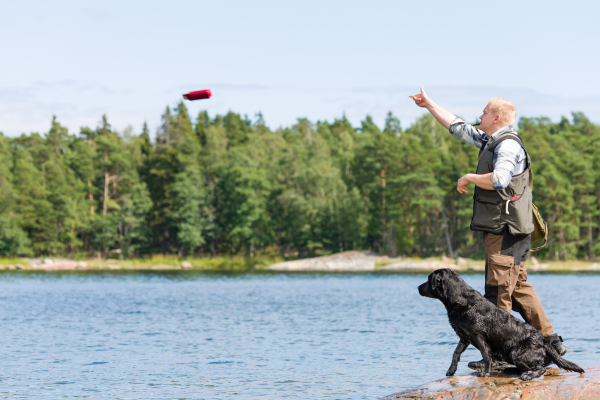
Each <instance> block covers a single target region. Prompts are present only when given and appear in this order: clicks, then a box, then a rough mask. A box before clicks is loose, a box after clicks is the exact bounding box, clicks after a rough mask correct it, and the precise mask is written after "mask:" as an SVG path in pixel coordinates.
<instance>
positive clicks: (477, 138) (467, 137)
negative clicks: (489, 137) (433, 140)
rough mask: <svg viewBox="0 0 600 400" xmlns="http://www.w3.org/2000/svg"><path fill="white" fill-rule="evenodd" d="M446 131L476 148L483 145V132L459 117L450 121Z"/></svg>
mask: <svg viewBox="0 0 600 400" xmlns="http://www.w3.org/2000/svg"><path fill="white" fill-rule="evenodd" d="M448 131H449V132H450V134H451V135H453V136H456V137H457V138H459V139H460V140H462V141H463V142H465V143H466V144H470V145H471V146H475V147H477V148H481V146H483V138H484V137H485V136H486V134H485V132H483V131H480V130H479V129H477V128H475V127H474V126H473V125H469V124H467V123H466V122H465V121H463V120H462V119H460V118H455V119H453V120H452V122H450V128H449V129H448Z"/></svg>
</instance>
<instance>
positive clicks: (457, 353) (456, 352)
mask: <svg viewBox="0 0 600 400" xmlns="http://www.w3.org/2000/svg"><path fill="white" fill-rule="evenodd" d="M467 347H469V343H468V342H465V341H464V340H463V339H460V342H458V345H457V346H456V349H455V350H454V354H453V355H452V364H450V368H448V372H446V376H452V375H454V373H455V372H456V366H457V365H458V362H459V361H460V355H461V354H462V353H463V352H464V351H465V350H466V349H467Z"/></svg>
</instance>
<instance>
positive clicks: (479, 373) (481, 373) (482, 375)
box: [477, 372, 490, 378]
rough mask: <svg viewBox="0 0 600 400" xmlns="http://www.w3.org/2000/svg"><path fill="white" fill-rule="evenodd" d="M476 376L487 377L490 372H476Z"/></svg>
mask: <svg viewBox="0 0 600 400" xmlns="http://www.w3.org/2000/svg"><path fill="white" fill-rule="evenodd" d="M477 376H478V377H480V378H489V377H490V373H489V372H478V373H477Z"/></svg>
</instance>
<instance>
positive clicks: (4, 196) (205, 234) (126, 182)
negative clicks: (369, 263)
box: [0, 103, 600, 260]
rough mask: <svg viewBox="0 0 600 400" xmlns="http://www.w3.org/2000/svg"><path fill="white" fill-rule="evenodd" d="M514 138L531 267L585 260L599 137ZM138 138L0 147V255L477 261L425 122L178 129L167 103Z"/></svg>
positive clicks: (552, 127) (471, 164) (533, 131)
mask: <svg viewBox="0 0 600 400" xmlns="http://www.w3.org/2000/svg"><path fill="white" fill-rule="evenodd" d="M49 122H50V121H49ZM518 125H519V126H518V128H519V129H518V132H519V133H520V134H521V136H522V137H523V140H524V142H525V145H526V147H527V150H528V152H529V154H530V155H531V158H532V161H533V176H534V189H533V200H534V203H535V204H536V206H537V207H538V209H539V210H540V212H541V215H542V216H543V217H544V219H545V220H546V221H547V222H548V226H549V228H550V233H549V242H548V246H546V248H544V249H543V250H541V251H540V252H538V253H536V257H538V258H544V259H550V260H568V259H576V258H577V259H588V260H592V259H595V257H597V256H599V255H600V240H599V228H598V226H599V225H598V224H599V222H600V208H599V207H600V206H599V205H600V201H599V200H600V126H598V125H595V124H593V123H591V122H590V121H589V120H588V119H587V118H586V117H585V116H584V115H583V114H581V113H573V114H572V116H571V117H570V118H564V117H563V118H562V120H561V121H560V122H558V123H554V122H552V121H550V120H549V119H547V118H521V119H520V120H519V124H518ZM138 128H139V131H138V133H139V134H137V133H134V129H132V128H128V129H126V130H125V131H123V132H117V131H115V130H114V129H112V128H111V125H110V121H109V119H107V117H106V116H105V117H102V119H101V121H100V123H99V124H98V126H97V127H95V128H87V127H85V128H81V130H80V132H77V133H69V132H68V131H67V129H66V128H64V127H62V126H61V124H60V122H59V121H58V120H57V119H56V118H54V120H53V121H51V125H50V129H49V131H48V132H47V133H44V134H38V133H31V134H28V135H27V134H23V135H21V136H20V137H14V138H9V137H5V136H3V135H2V134H0V194H1V196H0V255H3V256H63V257H71V258H77V257H103V258H110V257H113V258H122V259H129V258H136V257H144V256H147V255H151V254H166V255H178V256H179V257H190V256H196V257H210V256H214V255H217V254H219V255H225V256H228V255H236V256H245V257H254V256H257V255H261V254H278V255H281V256H282V257H286V258H302V257H310V256H315V255H324V254H330V253H336V252H340V251H345V250H353V249H357V250H365V249H370V250H372V251H374V252H377V253H379V254H385V255H390V256H401V255H406V256H419V257H427V256H439V255H441V254H446V255H449V256H457V255H460V256H463V257H469V258H483V245H482V236H481V234H480V233H477V232H473V231H471V230H470V228H469V226H470V222H471V215H472V192H473V186H472V185H469V186H468V188H469V194H468V195H460V194H459V193H458V192H457V191H456V181H457V180H458V178H459V177H461V176H462V175H464V174H466V173H469V172H474V169H475V166H476V163H477V152H478V149H476V148H473V147H470V146H468V145H466V144H464V143H462V142H461V141H460V140H458V139H457V138H455V137H453V136H451V135H450V134H449V133H448V131H447V130H445V129H444V128H443V127H442V126H440V125H439V124H438V123H436V122H435V120H434V119H433V118H432V117H431V116H430V115H424V116H423V117H421V118H420V119H419V120H417V121H416V122H415V123H414V124H413V125H412V126H410V127H408V128H406V129H403V128H402V127H401V125H400V121H399V120H398V118H396V117H395V116H393V115H392V114H391V113H390V114H388V117H387V119H386V121H385V126H382V127H381V126H377V125H376V124H375V123H374V122H373V120H372V118H370V117H368V116H367V117H366V118H365V119H364V121H362V122H361V124H360V126H359V127H355V126H352V125H351V124H350V123H349V122H348V121H347V120H346V119H345V118H342V119H338V120H334V121H333V122H326V121H325V122H317V123H314V122H311V121H308V120H307V119H298V121H297V123H296V124H295V125H293V126H291V127H287V128H280V129H277V130H272V129H269V128H268V127H267V125H266V123H265V121H264V120H263V117H262V116H261V115H260V114H258V115H257V116H255V117H254V118H252V119H249V118H248V117H243V116H240V115H238V114H235V113H233V112H229V113H228V114H226V115H216V116H214V117H212V116H210V115H208V113H207V112H201V113H199V115H197V116H190V115H189V114H188V110H187V109H186V107H185V106H184V104H183V103H180V104H179V105H178V106H177V107H175V108H174V109H169V108H167V109H166V111H165V113H164V115H163V116H162V124H161V126H160V127H159V129H158V130H157V132H155V133H154V134H151V132H150V131H149V129H148V127H147V126H146V125H144V126H143V127H138ZM151 138H152V139H151Z"/></svg>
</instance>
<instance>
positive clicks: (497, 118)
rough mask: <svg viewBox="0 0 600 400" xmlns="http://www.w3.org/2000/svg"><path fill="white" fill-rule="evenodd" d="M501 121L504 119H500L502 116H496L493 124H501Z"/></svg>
mask: <svg viewBox="0 0 600 400" xmlns="http://www.w3.org/2000/svg"><path fill="white" fill-rule="evenodd" d="M501 119H502V118H500V116H499V115H496V118H494V122H493V123H494V124H497V123H499V122H500V120H501Z"/></svg>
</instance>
